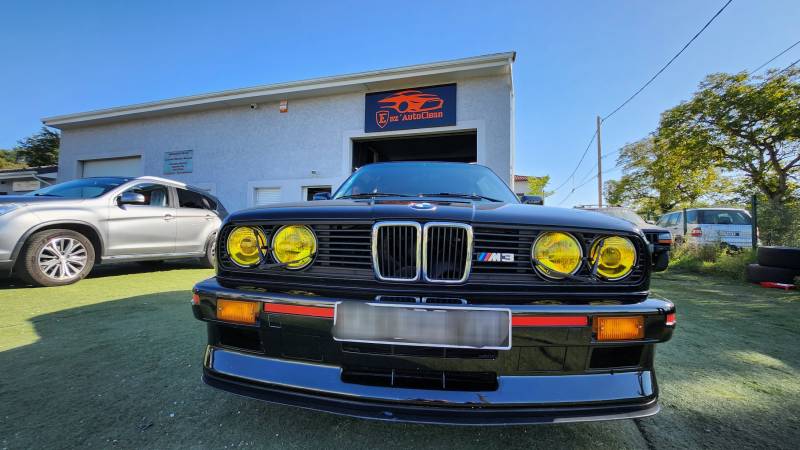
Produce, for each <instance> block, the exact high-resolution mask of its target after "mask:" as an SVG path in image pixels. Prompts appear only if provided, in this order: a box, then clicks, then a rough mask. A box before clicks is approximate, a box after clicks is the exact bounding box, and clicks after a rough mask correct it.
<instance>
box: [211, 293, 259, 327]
mask: <svg viewBox="0 0 800 450" xmlns="http://www.w3.org/2000/svg"><path fill="white" fill-rule="evenodd" d="M260 309H261V308H259V304H258V303H257V302H241V301H236V300H225V299H219V300H217V319H219V320H224V321H226V322H236V323H247V324H254V323H256V317H258V311H259V310H260Z"/></svg>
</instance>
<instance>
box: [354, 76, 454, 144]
mask: <svg viewBox="0 0 800 450" xmlns="http://www.w3.org/2000/svg"><path fill="white" fill-rule="evenodd" d="M364 110H365V112H366V115H365V117H364V131H365V132H367V133H374V132H377V131H393V130H409V129H413V128H428V127H446V126H452V125H455V124H456V85H455V84H445V85H441V86H429V87H419V88H409V89H398V90H394V91H384V92H370V93H368V94H367V95H366V99H365V105H364Z"/></svg>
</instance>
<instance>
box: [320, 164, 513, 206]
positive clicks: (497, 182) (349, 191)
mask: <svg viewBox="0 0 800 450" xmlns="http://www.w3.org/2000/svg"><path fill="white" fill-rule="evenodd" d="M388 194H391V195H392V196H395V195H397V196H402V197H406V196H407V197H420V196H425V197H437V196H440V197H462V198H465V199H470V200H476V201H500V202H506V203H519V201H518V200H517V196H516V195H514V193H513V192H511V189H509V188H508V186H507V185H506V184H505V183H504V182H503V180H501V179H500V177H498V176H497V175H495V173H494V172H492V171H491V170H489V169H488V168H487V167H484V166H478V165H474V164H462V163H434V162H430V163H426V162H414V163H386V164H372V165H368V166H364V167H362V168H361V169H359V170H358V171H357V172H356V173H354V174H353V175H351V176H350V178H348V179H347V181H345V182H344V184H342V186H341V187H340V188H339V190H338V191H336V194H334V196H333V198H352V197H372V196H381V195H384V196H387V195H388Z"/></svg>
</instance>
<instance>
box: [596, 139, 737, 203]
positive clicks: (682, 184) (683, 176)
mask: <svg viewBox="0 0 800 450" xmlns="http://www.w3.org/2000/svg"><path fill="white" fill-rule="evenodd" d="M617 165H618V166H619V167H621V168H622V173H623V176H622V178H621V179H620V180H611V181H608V182H606V183H605V186H604V191H605V192H604V195H605V198H606V201H607V202H608V203H609V204H616V205H625V206H628V207H631V208H634V209H636V210H637V211H638V212H640V213H642V214H644V215H646V216H648V217H652V216H654V215H657V214H660V213H663V212H666V211H670V210H672V209H674V208H675V207H678V206H690V205H694V204H696V203H697V202H698V201H699V200H700V199H701V198H703V197H706V196H708V195H709V194H711V193H713V192H728V191H729V190H730V183H729V182H728V181H727V179H725V178H723V177H722V175H721V171H720V170H719V169H718V168H717V167H715V166H714V165H713V164H709V162H708V158H707V155H704V154H702V153H692V152H689V151H687V149H685V148H681V147H674V146H673V147H670V146H668V145H666V144H665V142H664V140H663V139H661V138H660V137H659V136H658V135H657V134H654V135H651V136H648V137H647V138H644V139H641V140H639V141H637V142H634V143H632V144H628V145H626V146H624V147H623V148H622V149H621V150H620V152H619V156H618V158H617Z"/></svg>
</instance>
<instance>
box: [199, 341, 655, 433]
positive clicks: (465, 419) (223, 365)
mask: <svg viewBox="0 0 800 450" xmlns="http://www.w3.org/2000/svg"><path fill="white" fill-rule="evenodd" d="M340 373H341V369H340V368H339V367H336V366H326V365H321V364H311V363H304V362H297V361H288V360H280V359H273V358H267V357H261V356H257V355H251V354H245V353H240V352H235V351H231V350H227V349H222V348H217V347H211V346H209V347H208V349H207V351H206V357H205V361H204V368H203V381H204V382H205V383H206V384H208V385H210V386H212V387H215V388H218V389H222V390H225V391H228V392H232V393H234V394H238V395H242V396H246V397H251V398H256V399H260V400H265V401H268V402H272V403H278V404H283V405H290V406H297V407H302V408H306V409H312V410H316V411H324V412H330V413H335V414H340V415H346V416H351V417H360V418H366V419H376V420H384V421H395V422H419V423H431V424H451V425H521V424H539V423H559V422H583V421H598V420H614V419H630V418H636V417H646V416H650V415H653V414H656V413H657V412H658V411H659V406H658V403H657V397H658V393H657V387H656V383H655V377H654V375H653V373H652V372H650V371H643V372H628V373H617V374H594V375H572V376H570V375H556V376H529V377H524V376H506V377H503V376H501V377H499V378H498V381H499V384H500V387H499V388H498V390H497V391H492V392H461V391H436V390H418V389H404V388H390V387H379V386H365V385H358V384H349V383H344V382H342V381H341V378H340ZM542 382H543V383H544V384H542ZM537 386H538V387H539V389H537ZM548 386H549V387H548ZM554 388H555V389H556V391H554ZM537 391H539V392H538V394H535V392H537ZM526 395H527V398H526ZM537 395H538V397H537Z"/></svg>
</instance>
